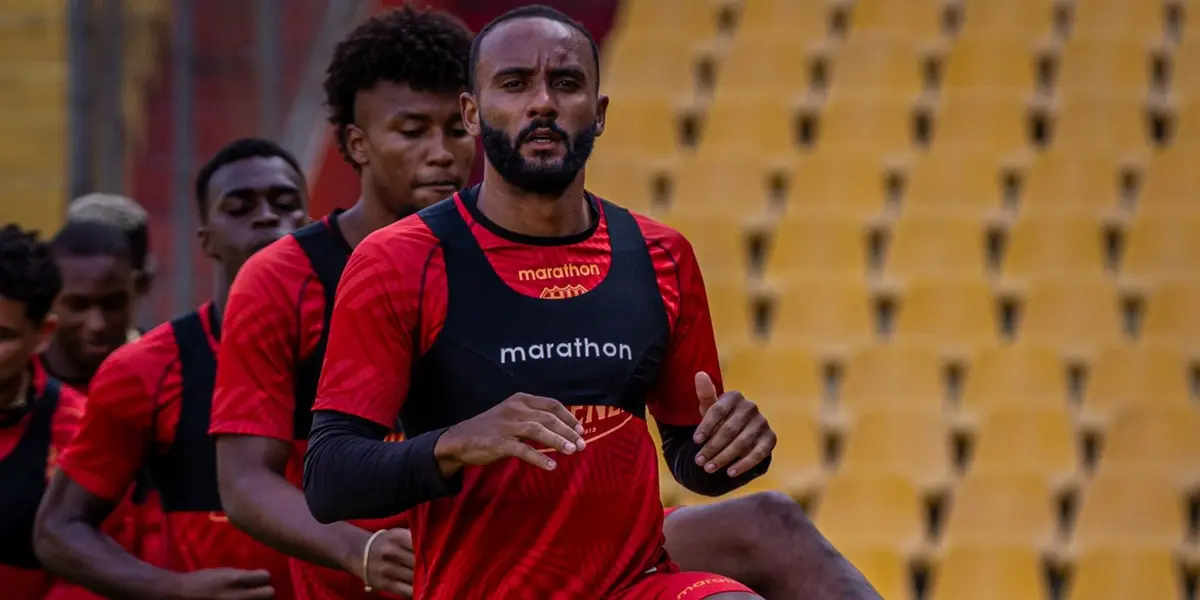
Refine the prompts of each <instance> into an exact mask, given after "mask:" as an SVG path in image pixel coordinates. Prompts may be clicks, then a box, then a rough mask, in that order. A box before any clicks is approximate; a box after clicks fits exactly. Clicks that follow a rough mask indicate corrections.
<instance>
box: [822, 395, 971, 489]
mask: <svg viewBox="0 0 1200 600" xmlns="http://www.w3.org/2000/svg"><path fill="white" fill-rule="evenodd" d="M841 468H842V469H859V470H871V471H891V472H895V473H900V474H903V475H905V476H907V477H910V478H912V479H913V480H914V481H918V482H921V483H937V482H939V481H941V480H942V479H944V478H945V477H946V476H947V475H948V474H949V473H950V436H949V433H948V432H947V431H946V426H945V424H944V423H943V420H942V415H941V413H940V412H929V411H918V410H904V409H903V408H902V407H897V408H887V409H869V408H864V409H861V410H856V411H855V414H854V417H853V420H852V421H851V425H850V428H849V432H848V434H847V440H846V442H845V455H844V456H843V457H842V460H841Z"/></svg>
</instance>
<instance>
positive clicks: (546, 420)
mask: <svg viewBox="0 0 1200 600" xmlns="http://www.w3.org/2000/svg"><path fill="white" fill-rule="evenodd" d="M535 418H536V419H537V421H538V423H541V425H542V426H543V427H545V428H546V429H549V430H550V431H551V432H553V433H555V434H557V435H558V436H560V437H562V438H563V439H565V440H567V441H569V442H571V443H572V444H575V450H573V452H574V451H579V450H583V447H584V442H583V436H582V435H579V432H578V431H577V430H576V429H575V425H574V424H572V423H567V422H564V421H563V419H562V416H561V415H559V414H558V413H557V412H539V413H537V416H536V417H535ZM568 454H569V453H568Z"/></svg>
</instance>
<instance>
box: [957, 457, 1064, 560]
mask: <svg viewBox="0 0 1200 600" xmlns="http://www.w3.org/2000/svg"><path fill="white" fill-rule="evenodd" d="M1055 510H1056V503H1055V501H1054V494H1053V491H1052V490H1051V487H1050V485H1049V484H1048V483H1047V481H1046V479H1045V478H1044V477H1043V476H1042V475H1041V474H1039V473H1032V472H1022V471H1005V470H995V469H993V470H981V469H978V468H972V469H971V471H970V472H969V473H968V474H967V476H966V477H965V478H964V479H963V480H962V481H961V482H959V484H958V485H957V486H956V488H955V490H954V497H953V501H952V502H951V504H950V518H949V520H948V521H947V522H946V530H945V531H946V534H945V538H944V541H945V543H946V544H948V545H951V546H953V545H955V544H958V543H964V542H967V543H969V542H978V543H988V542H990V543H1010V544H1022V543H1024V544H1029V545H1033V546H1036V545H1040V544H1046V543H1047V542H1050V541H1052V540H1053V539H1054V538H1055V536H1056V535H1057V530H1058V524H1057V518H1056V516H1055Z"/></svg>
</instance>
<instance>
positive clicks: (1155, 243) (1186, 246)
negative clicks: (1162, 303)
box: [1121, 211, 1200, 279]
mask: <svg viewBox="0 0 1200 600" xmlns="http://www.w3.org/2000/svg"><path fill="white" fill-rule="evenodd" d="M1198 232H1200V212H1195V213H1191V214H1187V213H1179V212H1175V211H1160V212H1155V213H1150V214H1139V215H1138V216H1137V217H1135V218H1134V219H1133V221H1132V222H1131V223H1130V224H1129V229H1128V231H1127V234H1126V237H1127V240H1128V242H1127V243H1126V246H1125V253H1124V256H1123V257H1122V260H1121V273H1122V274H1123V275H1129V276H1132V277H1135V278H1140V279H1151V278H1158V277H1168V276H1169V277H1180V278H1185V277H1186V278H1196V277H1200V235H1198Z"/></svg>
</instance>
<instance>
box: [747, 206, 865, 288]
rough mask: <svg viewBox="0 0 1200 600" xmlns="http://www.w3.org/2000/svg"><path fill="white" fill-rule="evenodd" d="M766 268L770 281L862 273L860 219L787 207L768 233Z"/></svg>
mask: <svg viewBox="0 0 1200 600" xmlns="http://www.w3.org/2000/svg"><path fill="white" fill-rule="evenodd" d="M766 272H767V279H768V280H769V281H772V282H787V281H792V280H796V279H804V278H811V277H829V276H832V275H853V274H865V273H866V272H867V239H866V232H865V229H864V226H863V221H862V219H861V218H860V217H858V216H856V215H854V214H853V213H847V212H841V211H837V212H831V211H822V210H809V211H799V210H793V211H789V212H788V213H787V214H786V215H785V216H784V217H783V219H781V220H780V221H779V223H778V224H777V225H776V228H775V233H774V235H773V236H772V237H771V246H770V251H769V254H768V255H767V269H766Z"/></svg>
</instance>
